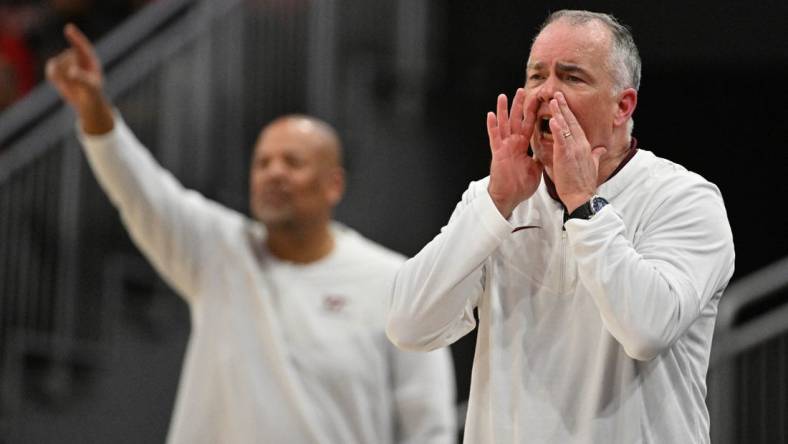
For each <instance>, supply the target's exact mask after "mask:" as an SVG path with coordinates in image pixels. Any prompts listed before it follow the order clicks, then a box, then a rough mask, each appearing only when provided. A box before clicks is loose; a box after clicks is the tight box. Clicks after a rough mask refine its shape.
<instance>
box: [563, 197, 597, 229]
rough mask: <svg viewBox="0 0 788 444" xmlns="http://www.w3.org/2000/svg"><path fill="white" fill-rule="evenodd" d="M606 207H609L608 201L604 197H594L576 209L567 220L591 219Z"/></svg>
mask: <svg viewBox="0 0 788 444" xmlns="http://www.w3.org/2000/svg"><path fill="white" fill-rule="evenodd" d="M605 205H607V201H606V200H605V198H604V197H600V196H596V195H594V196H593V197H591V199H590V200H589V201H588V202H586V203H584V204H583V205H580V206H579V207H577V208H575V211H572V212H571V213H569V215H568V216H567V217H566V220H569V219H585V220H588V219H591V218H592V217H594V215H595V214H596V213H598V212H599V210H601V209H602V208H604V206H605ZM564 222H566V221H564Z"/></svg>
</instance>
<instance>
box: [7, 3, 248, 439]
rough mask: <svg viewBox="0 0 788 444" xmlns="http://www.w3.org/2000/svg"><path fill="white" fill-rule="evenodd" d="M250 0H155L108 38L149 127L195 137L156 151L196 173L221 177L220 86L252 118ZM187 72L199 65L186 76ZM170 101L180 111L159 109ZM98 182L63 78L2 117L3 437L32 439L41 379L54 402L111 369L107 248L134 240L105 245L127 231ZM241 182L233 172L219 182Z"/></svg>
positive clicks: (119, 81) (109, 67)
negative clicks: (28, 411) (86, 372)
mask: <svg viewBox="0 0 788 444" xmlns="http://www.w3.org/2000/svg"><path fill="white" fill-rule="evenodd" d="M241 4H242V2H241V1H240V0H231V1H222V2H216V1H196V0H168V1H161V2H153V3H151V4H150V6H148V7H146V8H145V9H143V10H142V11H140V12H139V13H138V14H136V15H135V16H133V17H132V18H131V19H130V20H128V21H127V22H125V23H124V24H122V25H121V26H120V27H118V28H117V29H116V30H115V31H113V32H112V33H111V34H109V35H108V36H107V37H106V38H104V39H102V40H101V41H99V42H98V44H97V53H98V55H99V58H100V59H101V60H102V62H103V65H104V67H105V75H106V79H107V81H106V85H107V93H108V95H109V97H110V98H111V99H112V100H113V101H114V103H115V104H116V106H117V107H118V108H119V109H120V110H121V112H123V114H124V116H125V118H126V120H127V121H128V122H129V124H130V125H131V126H132V127H135V129H137V130H139V135H140V136H141V137H144V138H147V140H148V141H150V140H155V139H159V140H165V141H166V140H170V141H172V140H175V141H181V140H183V139H184V138H186V137H187V136H186V135H188V136H190V137H192V143H191V145H190V148H191V149H190V150H189V151H188V152H184V151H181V152H178V151H175V150H171V151H164V150H159V149H152V151H154V152H155V154H156V155H157V156H159V157H160V158H161V160H162V162H163V163H164V164H165V165H166V166H168V167H170V168H172V169H175V170H176V171H177V172H181V173H183V177H184V179H185V180H186V181H190V182H191V183H197V184H201V185H205V184H206V183H209V182H210V181H211V178H210V176H209V174H208V173H207V169H206V168H205V166H206V165H208V164H210V163H211V162H212V159H211V153H210V150H209V149H208V144H209V143H210V142H211V140H212V139H211V138H210V137H208V136H206V135H207V134H211V133H210V132H211V131H214V130H216V126H217V125H215V124H213V125H212V123H211V121H210V119H211V118H212V117H213V116H212V115H211V114H210V110H212V109H214V106H215V97H216V95H222V97H223V98H225V99H226V101H227V103H229V105H225V106H224V107H223V112H226V113H227V114H229V115H230V116H231V118H232V117H235V118H238V119H239V120H240V116H241V108H240V104H241V100H237V101H236V100H235V99H238V97H239V95H240V94H241V92H240V89H239V86H238V85H237V83H238V82H237V80H238V79H236V78H233V77H232V73H234V72H243V67H242V66H241V63H242V60H243V58H242V54H241V50H242V48H243V46H242V45H241V43H240V42H241V40H242V39H241V38H239V36H238V33H240V32H243V29H244V27H243V24H244V15H243V11H242V9H241V8H240V7H239V5H241ZM206 59H209V60H210V59H212V60H216V61H217V62H220V63H222V64H223V67H224V68H225V69H226V70H227V71H226V72H228V73H229V74H227V75H225V76H220V75H215V74H214V75H210V73H207V74H206V73H205V72H204V71H200V70H194V71H193V72H192V71H190V68H191V67H198V66H201V65H203V64H204V63H205V61H206ZM184 71H188V72H189V73H188V74H191V75H190V76H189V75H186V76H185V77H184V76H183V73H184ZM185 89H191V90H193V91H195V92H194V93H192V94H189V95H188V101H190V104H189V106H190V107H192V108H193V109H195V110H196V111H195V112H192V113H186V112H180V113H179V112H177V110H178V109H180V108H183V107H184V103H183V101H184V100H186V99H184V95H183V94H181V95H176V94H173V93H172V90H177V91H180V92H183V91H184V90H185ZM201 91H212V94H213V95H211V94H208V93H200V92H201ZM233 103H238V105H237V106H236V105H233ZM205 110H208V111H205ZM159 112H163V113H164V116H165V117H166V118H167V120H165V119H151V118H150V116H154V115H156V114H157V113H159ZM217 133H219V134H221V133H222V132H221V131H217ZM239 133H240V131H239ZM234 137H235V138H233V136H228V137H227V138H228V139H229V145H228V146H227V152H226V153H224V154H228V158H229V157H238V158H240V159H241V160H239V162H243V160H242V159H243V157H244V156H243V155H240V154H239V153H242V152H243V149H242V147H241V143H240V142H239V141H238V140H239V138H240V137H241V136H240V134H238V135H236V136H234ZM230 167H237V165H233V164H231V165H230ZM228 168H229V167H228ZM238 173H239V172H238V171H235V174H234V175H233V177H237V176H239V174H238ZM92 180H93V179H92V177H91V176H90V173H89V172H88V171H87V167H86V165H85V160H84V159H83V156H82V154H81V152H80V148H79V145H78V142H77V141H76V138H75V120H74V115H73V113H72V112H71V111H70V110H68V109H66V107H65V106H64V105H63V104H62V102H61V101H60V99H59V97H58V96H57V95H56V93H55V92H54V90H53V89H52V88H51V87H50V86H48V85H46V84H42V85H40V86H39V87H37V88H36V89H35V90H34V91H33V92H32V93H31V94H29V95H28V96H27V97H25V98H24V99H23V100H22V101H20V102H19V103H17V104H15V105H14V106H12V107H11V108H9V109H7V110H6V111H4V112H3V114H2V115H0V437H2V438H7V439H9V440H12V439H17V440H21V441H25V440H26V439H24V438H22V437H23V436H25V435H24V433H23V432H22V429H23V428H24V427H23V426H24V423H25V421H31V420H32V419H31V418H24V417H22V416H20V415H21V412H20V409H21V405H22V402H23V398H24V397H26V396H30V393H29V392H30V390H33V391H34V392H36V393H38V394H39V395H42V396H44V397H45V398H46V399H47V400H49V401H50V402H57V401H60V400H62V399H68V397H69V396H70V395H71V394H72V393H73V386H74V385H75V384H76V382H75V368H81V367H85V366H94V367H95V366H97V367H100V366H101V365H102V361H103V360H106V359H107V358H106V357H107V356H111V353H107V351H108V350H109V346H110V341H111V335H109V333H108V332H109V331H110V328H109V327H108V323H109V322H111V320H110V319H109V317H108V309H107V307H108V304H109V302H108V301H106V300H105V298H104V297H103V292H102V289H101V282H102V279H101V273H102V268H103V267H102V261H103V260H104V259H105V258H106V257H108V256H109V255H110V254H112V251H106V249H107V247H109V250H111V249H112V247H113V246H114V247H119V248H122V246H119V245H118V241H117V240H111V241H110V242H111V243H114V245H104V244H105V242H106V241H107V239H111V238H112V236H108V234H109V233H119V232H120V231H121V229H120V227H119V223H118V221H117V217H116V216H115V215H114V211H113V210H112V209H111V208H110V207H109V206H108V204H107V203H106V201H105V199H104V198H103V197H102V196H100V194H101V193H100V192H99V191H98V189H97V187H96V186H95V185H94V183H93V182H92ZM213 183H214V184H215V182H213ZM237 185H238V182H237V181H228V182H225V183H224V184H220V185H218V186H217V188H214V190H215V191H216V192H221V191H222V190H221V189H220V187H221V186H230V187H232V186H236V187H237ZM114 238H117V236H114ZM92 252H101V254H99V255H92V254H91V253H92ZM0 441H2V439H0Z"/></svg>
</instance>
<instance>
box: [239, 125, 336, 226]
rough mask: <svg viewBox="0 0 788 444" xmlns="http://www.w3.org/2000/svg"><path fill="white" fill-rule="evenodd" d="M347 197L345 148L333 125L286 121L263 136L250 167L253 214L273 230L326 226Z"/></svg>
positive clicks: (268, 127)
mask: <svg viewBox="0 0 788 444" xmlns="http://www.w3.org/2000/svg"><path fill="white" fill-rule="evenodd" d="M343 191H344V171H343V169H342V147H341V143H340V141H339V137H338V136H337V133H336V131H335V130H334V129H333V128H332V127H331V126H330V125H329V124H327V123H325V122H323V121H322V120H319V119H316V118H314V117H310V116H304V115H297V114H295V115H286V116H283V117H279V118H277V119H276V120H274V121H272V122H271V123H269V124H268V125H266V126H265V128H263V130H262V131H261V132H260V137H259V138H258V140H257V145H256V146H255V151H254V156H253V159H252V166H251V174H250V208H251V211H252V214H253V215H254V216H255V217H256V218H257V219H259V220H260V221H262V222H263V223H264V224H266V225H267V226H268V227H269V228H274V227H303V226H306V225H311V224H326V223H328V222H329V221H330V218H331V212H332V210H333V208H334V207H335V206H336V204H337V203H339V200H340V199H341V197H342V193H343Z"/></svg>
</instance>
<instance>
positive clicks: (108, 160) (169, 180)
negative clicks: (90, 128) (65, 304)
mask: <svg viewBox="0 0 788 444" xmlns="http://www.w3.org/2000/svg"><path fill="white" fill-rule="evenodd" d="M78 127H80V128H81V126H79V125H78ZM78 131H79V133H78V136H79V139H80V141H81V142H82V145H83V148H84V151H85V154H86V156H87V159H88V163H89V164H90V167H91V169H92V170H93V172H94V174H95V176H96V179H97V180H98V182H99V184H100V185H101V187H102V188H103V189H104V191H105V192H106V193H107V196H108V197H109V199H110V201H111V202H112V203H113V205H115V207H116V208H117V209H118V211H119V212H120V216H121V219H122V221H123V224H124V225H125V227H126V229H127V230H128V232H129V234H130V236H131V238H132V239H133V240H134V242H135V244H136V245H137V246H138V247H139V248H140V249H141V250H142V252H143V253H144V254H145V256H146V257H147V258H148V259H149V260H150V261H151V263H152V264H153V266H154V267H155V268H156V269H157V271H158V272H159V273H160V274H161V275H162V276H163V277H164V278H165V279H166V280H167V281H168V282H169V283H170V284H171V285H173V287H174V288H175V289H176V290H178V292H179V293H180V294H181V295H182V296H184V297H185V298H186V299H187V300H191V299H193V298H194V295H196V293H197V286H198V282H199V280H198V279H197V277H198V276H199V272H198V270H199V269H200V266H201V264H200V261H201V260H202V259H203V257H204V254H203V251H202V250H203V249H206V248H207V247H206V244H205V242H204V240H205V239H207V238H209V236H206V234H207V230H208V228H209V226H210V223H211V221H212V219H215V217H216V214H217V213H218V211H219V210H218V209H217V208H214V207H218V205H216V204H213V203H211V202H209V201H208V200H207V199H205V198H203V197H202V196H201V195H200V194H198V193H196V192H194V191H190V190H186V189H184V188H183V186H182V185H181V184H180V183H179V182H178V181H177V180H176V179H175V178H174V177H173V176H172V175H171V174H170V173H169V172H168V171H166V170H164V169H163V168H162V167H161V166H160V165H159V164H158V163H157V162H156V161H155V159H154V158H153V157H152V156H151V154H150V153H149V152H148V151H147V150H146V149H145V148H144V147H143V146H142V144H141V143H140V142H139V141H138V140H137V139H136V137H135V136H134V134H133V133H132V132H131V130H130V129H129V128H128V126H126V124H125V122H124V121H123V119H122V117H121V116H120V115H119V114H118V113H116V114H115V127H114V129H113V130H112V131H110V132H109V133H106V134H102V135H97V136H96V135H88V134H85V133H83V132H81V130H78Z"/></svg>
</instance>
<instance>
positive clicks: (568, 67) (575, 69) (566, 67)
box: [555, 62, 589, 76]
mask: <svg viewBox="0 0 788 444" xmlns="http://www.w3.org/2000/svg"><path fill="white" fill-rule="evenodd" d="M555 66H556V69H557V70H558V71H561V72H565V73H580V74H584V75H586V76H588V75H589V74H588V71H586V70H585V69H583V68H581V67H580V66H579V65H574V64H571V63H561V62H556V64H555Z"/></svg>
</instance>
